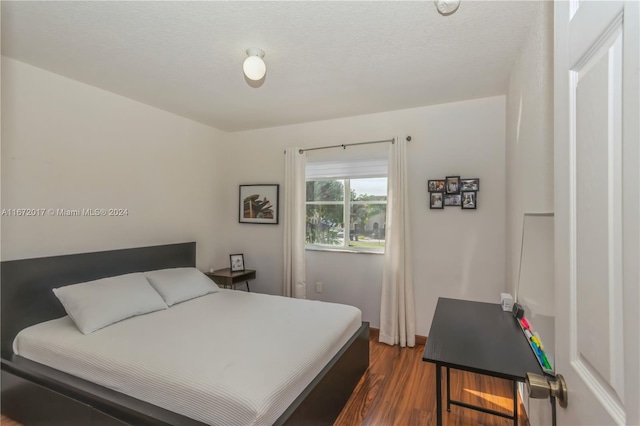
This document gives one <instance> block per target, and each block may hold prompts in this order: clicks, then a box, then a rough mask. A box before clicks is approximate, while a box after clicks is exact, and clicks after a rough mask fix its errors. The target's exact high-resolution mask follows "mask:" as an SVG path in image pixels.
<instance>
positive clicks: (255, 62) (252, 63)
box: [242, 47, 267, 81]
mask: <svg viewBox="0 0 640 426" xmlns="http://www.w3.org/2000/svg"><path fill="white" fill-rule="evenodd" d="M262 58H264V52H263V51H262V50H260V49H258V48H257V47H250V48H248V49H247V59H245V60H244V64H242V70H243V71H244V75H246V76H247V78H248V79H249V80H254V81H257V80H260V79H262V77H264V75H265V73H266V72H267V66H266V65H265V63H264V61H263V60H262Z"/></svg>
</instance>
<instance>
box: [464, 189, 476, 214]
mask: <svg viewBox="0 0 640 426" xmlns="http://www.w3.org/2000/svg"><path fill="white" fill-rule="evenodd" d="M461 195H462V209H463V210H475V209H476V208H478V202H477V199H476V195H477V192H475V191H474V192H463V193H462V194H461Z"/></svg>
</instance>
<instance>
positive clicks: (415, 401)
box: [334, 330, 529, 426]
mask: <svg viewBox="0 0 640 426" xmlns="http://www.w3.org/2000/svg"><path fill="white" fill-rule="evenodd" d="M369 347H370V351H371V352H370V357H371V359H370V365H369V369H368V370H367V372H366V373H365V375H364V376H363V377H362V379H361V380H360V383H358V385H357V386H356V389H355V390H354V391H353V395H351V398H350V399H349V401H348V402H347V405H346V406H345V407H344V409H343V410H342V413H341V414H340V417H338V419H337V420H336V423H335V424H334V426H351V425H363V426H391V425H397V426H413V425H424V426H427V425H435V424H436V391H435V382H436V369H435V366H434V365H433V364H431V363H428V362H424V361H422V352H424V345H416V347H415V348H399V347H398V346H388V345H385V344H384V343H378V334H377V330H371V338H370V341H369ZM442 377H443V382H442V385H443V386H442V398H443V400H445V398H446V387H445V377H446V375H445V371H444V369H443V371H442ZM451 398H452V399H455V400H457V401H463V402H466V403H468V404H473V405H479V406H481V407H486V408H490V409H492V410H496V411H503V412H505V413H506V414H512V413H513V382H511V381H509V380H502V379H497V378H493V377H488V376H482V375H478V374H473V373H467V372H462V371H458V370H451ZM442 414H443V422H442V424H443V425H444V426H463V425H464V426H466V425H496V426H503V425H504V426H510V425H513V422H512V421H511V420H508V419H504V418H501V417H498V416H492V415H490V414H485V413H481V412H479V411H475V410H469V409H466V408H462V407H457V406H453V405H452V406H451V412H450V413H448V412H447V409H446V402H445V404H443V408H442ZM518 414H519V416H518V417H519V418H518V424H519V425H522V426H529V421H528V419H527V417H526V415H525V414H524V408H523V406H522V402H521V401H520V405H519V407H518Z"/></svg>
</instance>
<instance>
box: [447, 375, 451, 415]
mask: <svg viewBox="0 0 640 426" xmlns="http://www.w3.org/2000/svg"><path fill="white" fill-rule="evenodd" d="M447 411H448V412H451V375H450V374H449V367H447Z"/></svg>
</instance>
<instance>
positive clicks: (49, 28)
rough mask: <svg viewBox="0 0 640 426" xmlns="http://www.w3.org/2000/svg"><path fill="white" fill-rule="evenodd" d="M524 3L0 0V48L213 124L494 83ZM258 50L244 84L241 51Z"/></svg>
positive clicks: (261, 122) (368, 109) (516, 39)
mask: <svg viewBox="0 0 640 426" xmlns="http://www.w3.org/2000/svg"><path fill="white" fill-rule="evenodd" d="M537 7H539V4H536V2H526V1H507V2H504V1H464V0H463V2H462V4H461V6H460V9H458V11H457V12H456V13H455V14H453V15H450V16H442V15H440V14H438V12H437V11H436V8H435V6H434V4H433V2H432V1H412V2H404V1H388V2H387V1H375V2H347V1H339V2H323V1H313V2H311V1H309V2H306V1H293V2H280V1H278V2H276V1H273V2H271V1H261V2H246V1H234V2H142V1H141V2H94V1H76V2H54V1H44V2H22V1H20V2H11V1H3V2H2V54H3V55H6V56H9V57H12V58H15V59H17V60H20V61H23V62H26V63H29V64H32V65H35V66H37V67H40V68H44V69H47V70H50V71H52V72H55V73H58V74H61V75H64V76H67V77H69V78H72V79H75V80H79V81H82V82H85V83H88V84H91V85H93V86H97V87H100V88H102V89H105V90H108V91H111V92H114V93H117V94H120V95H123V96H127V97H129V98H132V99H136V100H138V101H140V102H144V103H146V104H149V105H153V106H155V107H157V108H161V109H164V110H167V111H171V112H173V113H176V114H179V115H182V116H184V117H189V118H192V119H194V120H197V121H200V122H202V123H206V124H209V125H212V126H214V127H217V128H219V129H222V130H227V131H237V130H246V129H254V128H262V127H271V126H278V125H285V124H293V123H300V122H307V121H315V120H323V119H330V118H337V117H346V116H352V115H360V114H367V113H373V112H381V111H390V110H397V109H404V108H412V107H417V106H424V105H432V104H437V103H443V102H450V101H457V100H464V99H472V98H479V97H485V96H492V95H498V94H504V93H506V86H507V82H508V77H509V70H510V67H511V64H512V63H513V61H514V59H515V57H516V55H517V53H518V49H519V48H520V46H521V44H522V41H523V39H524V36H525V34H526V32H527V29H528V27H529V24H530V18H531V17H532V16H533V11H534V10H535V9H536V8H537ZM251 46H256V47H259V48H261V49H263V50H264V51H265V52H266V56H265V62H266V64H267V75H266V77H265V79H264V81H263V84H262V85H261V86H259V87H252V86H251V85H250V84H248V82H247V80H245V78H244V76H243V74H242V62H243V61H244V59H245V50H246V48H248V47H251Z"/></svg>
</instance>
